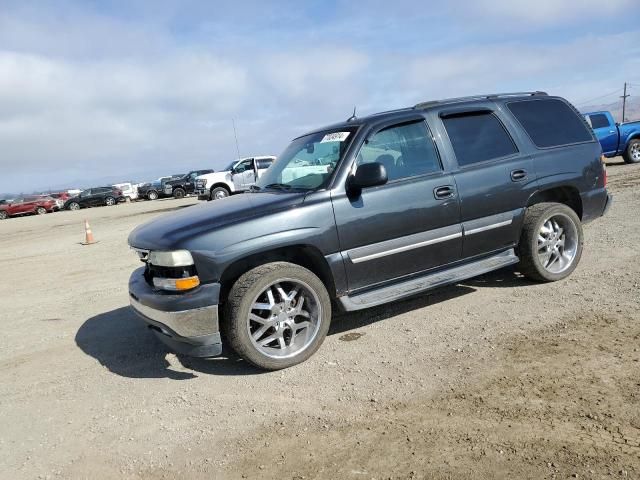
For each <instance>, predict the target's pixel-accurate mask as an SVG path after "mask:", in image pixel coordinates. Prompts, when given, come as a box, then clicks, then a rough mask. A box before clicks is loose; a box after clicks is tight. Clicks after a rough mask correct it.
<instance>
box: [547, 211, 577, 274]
mask: <svg viewBox="0 0 640 480" xmlns="http://www.w3.org/2000/svg"><path fill="white" fill-rule="evenodd" d="M577 251H578V229H577V228H576V226H575V224H574V223H573V221H572V220H571V218H569V217H568V216H566V215H564V214H562V213H557V214H554V215H552V216H551V217H550V218H548V219H547V220H546V221H545V222H544V223H543V224H542V227H541V228H540V231H539V232H538V258H539V260H540V263H541V264H542V266H543V267H544V268H545V270H547V271H548V272H551V273H562V272H564V271H565V270H566V269H567V268H569V267H570V266H571V264H572V263H573V260H574V259H575V258H576V253H577Z"/></svg>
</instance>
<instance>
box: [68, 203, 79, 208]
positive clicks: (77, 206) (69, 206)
mask: <svg viewBox="0 0 640 480" xmlns="http://www.w3.org/2000/svg"><path fill="white" fill-rule="evenodd" d="M67 209H69V210H80V204H79V203H78V202H71V203H70V204H69V205H68V206H67Z"/></svg>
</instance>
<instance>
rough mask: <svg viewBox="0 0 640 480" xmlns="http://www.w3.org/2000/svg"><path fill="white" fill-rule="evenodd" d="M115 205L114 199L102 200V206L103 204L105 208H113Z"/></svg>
mask: <svg viewBox="0 0 640 480" xmlns="http://www.w3.org/2000/svg"><path fill="white" fill-rule="evenodd" d="M117 203H118V202H116V199H115V198H113V197H106V198H105V199H104V204H105V205H106V206H107V207H113V206H114V205H115V204H117Z"/></svg>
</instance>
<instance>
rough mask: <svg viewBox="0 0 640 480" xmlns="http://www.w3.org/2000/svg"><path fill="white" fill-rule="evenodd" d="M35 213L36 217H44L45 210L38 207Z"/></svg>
mask: <svg viewBox="0 0 640 480" xmlns="http://www.w3.org/2000/svg"><path fill="white" fill-rule="evenodd" d="M36 213H37V214H38V215H44V214H45V213H47V209H46V208H44V207H38V208H36Z"/></svg>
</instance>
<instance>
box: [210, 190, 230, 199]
mask: <svg viewBox="0 0 640 480" xmlns="http://www.w3.org/2000/svg"><path fill="white" fill-rule="evenodd" d="M228 196H229V190H227V189H226V188H224V187H216V188H212V189H211V197H210V198H211V200H221V199H223V198H226V197H228Z"/></svg>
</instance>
